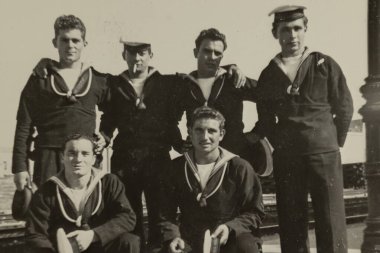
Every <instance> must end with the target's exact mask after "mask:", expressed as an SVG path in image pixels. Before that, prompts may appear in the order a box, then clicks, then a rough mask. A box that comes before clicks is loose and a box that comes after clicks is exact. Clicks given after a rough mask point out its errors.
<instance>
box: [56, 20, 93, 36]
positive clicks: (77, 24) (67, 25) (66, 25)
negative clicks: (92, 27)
mask: <svg viewBox="0 0 380 253" xmlns="http://www.w3.org/2000/svg"><path fill="white" fill-rule="evenodd" d="M67 29H78V30H79V31H81V33H82V38H83V40H84V39H86V27H85V25H84V23H83V22H82V20H80V18H78V17H76V16H74V15H62V16H59V17H58V18H57V19H56V20H55V23H54V32H55V37H57V36H58V34H59V31H60V30H67Z"/></svg>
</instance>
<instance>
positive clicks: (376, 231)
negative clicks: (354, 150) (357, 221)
mask: <svg viewBox="0 0 380 253" xmlns="http://www.w3.org/2000/svg"><path fill="white" fill-rule="evenodd" d="M360 91H361V93H362V94H363V97H364V98H365V99H366V104H365V105H364V106H363V107H362V108H361V109H360V110H359V112H360V114H361V115H362V116H363V121H364V122H365V125H366V156H367V161H366V163H365V174H366V179H367V189H368V217H367V219H366V221H365V222H366V228H365V229H364V240H363V244H362V247H361V251H362V252H363V253H374V252H377V253H380V0H368V77H367V78H366V79H365V84H364V85H363V86H362V87H361V88H360Z"/></svg>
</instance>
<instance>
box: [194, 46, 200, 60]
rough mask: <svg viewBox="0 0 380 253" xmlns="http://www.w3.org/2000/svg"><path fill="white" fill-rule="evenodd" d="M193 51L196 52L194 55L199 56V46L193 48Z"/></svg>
mask: <svg viewBox="0 0 380 253" xmlns="http://www.w3.org/2000/svg"><path fill="white" fill-rule="evenodd" d="M193 53H194V57H195V58H198V53H199V50H198V48H194V49H193Z"/></svg>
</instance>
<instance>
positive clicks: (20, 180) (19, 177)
mask: <svg viewBox="0 0 380 253" xmlns="http://www.w3.org/2000/svg"><path fill="white" fill-rule="evenodd" d="M13 181H14V182H15V185H16V188H17V190H18V191H22V190H24V188H25V186H27V185H28V183H29V181H30V175H29V173H28V172H27V171H21V172H18V173H16V174H15V175H14V176H13Z"/></svg>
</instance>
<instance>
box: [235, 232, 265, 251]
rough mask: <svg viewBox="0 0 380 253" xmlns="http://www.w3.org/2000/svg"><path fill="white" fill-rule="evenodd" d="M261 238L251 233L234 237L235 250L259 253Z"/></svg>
mask: <svg viewBox="0 0 380 253" xmlns="http://www.w3.org/2000/svg"><path fill="white" fill-rule="evenodd" d="M260 249H261V240H260V239H259V238H257V237H255V236H253V235H252V234H251V233H243V234H241V235H239V236H237V237H236V252H238V253H259V252H260Z"/></svg>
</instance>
